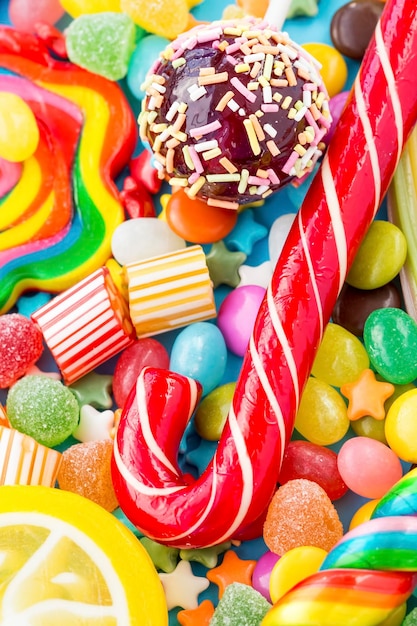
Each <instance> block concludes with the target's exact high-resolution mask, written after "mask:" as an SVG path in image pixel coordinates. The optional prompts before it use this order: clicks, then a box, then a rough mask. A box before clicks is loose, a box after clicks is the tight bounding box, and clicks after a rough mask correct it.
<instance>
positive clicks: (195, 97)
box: [190, 85, 207, 102]
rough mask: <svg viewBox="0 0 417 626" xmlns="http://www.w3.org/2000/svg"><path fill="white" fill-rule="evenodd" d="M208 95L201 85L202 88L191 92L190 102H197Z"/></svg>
mask: <svg viewBox="0 0 417 626" xmlns="http://www.w3.org/2000/svg"><path fill="white" fill-rule="evenodd" d="M206 93H207V89H206V88H205V87H204V86H203V85H201V86H200V87H197V89H193V91H191V92H190V100H192V101H193V102H196V100H199V99H200V98H202V97H203V96H204V95H205V94H206Z"/></svg>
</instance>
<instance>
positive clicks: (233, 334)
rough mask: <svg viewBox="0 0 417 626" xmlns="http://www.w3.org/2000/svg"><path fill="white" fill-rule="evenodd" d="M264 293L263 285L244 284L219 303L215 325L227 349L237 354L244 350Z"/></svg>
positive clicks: (239, 354)
mask: <svg viewBox="0 0 417 626" xmlns="http://www.w3.org/2000/svg"><path fill="white" fill-rule="evenodd" d="M264 295H265V289H264V288H263V287H260V286H259V285H244V286H242V287H236V289H234V290H233V291H231V292H230V293H229V294H228V295H227V296H226V297H225V299H224V300H223V302H222V304H221V305H220V308H219V313H218V316H217V326H218V327H219V328H220V330H221V331H222V335H223V337H224V340H225V342H226V345H227V347H228V348H229V350H230V351H231V352H233V353H234V354H237V355H238V356H243V355H244V354H245V352H246V348H247V346H248V342H249V338H250V335H251V332H252V329H253V325H254V323H255V319H256V315H257V313H258V310H259V307H260V305H261V302H262V300H263V297H264Z"/></svg>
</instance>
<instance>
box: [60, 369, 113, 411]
mask: <svg viewBox="0 0 417 626" xmlns="http://www.w3.org/2000/svg"><path fill="white" fill-rule="evenodd" d="M112 381H113V376H111V375H107V374H96V372H91V373H90V374H87V375H86V376H83V377H82V378H80V380H77V381H76V382H75V383H73V384H72V385H71V386H70V387H68V389H69V390H70V391H72V393H73V394H74V396H75V397H76V398H77V401H78V404H79V405H80V406H84V404H91V406H94V407H95V408H97V409H110V408H111V407H112V406H113V400H112V397H111V395H110V393H109V391H110V389H111V385H112Z"/></svg>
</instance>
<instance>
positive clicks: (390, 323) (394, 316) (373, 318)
mask: <svg viewBox="0 0 417 626" xmlns="http://www.w3.org/2000/svg"><path fill="white" fill-rule="evenodd" d="M363 340H364V343H365V347H366V350H367V352H368V355H369V359H370V361H371V363H372V365H373V367H374V369H375V370H376V371H377V372H378V373H379V374H381V376H383V377H384V378H385V380H388V381H389V382H391V383H393V384H394V385H395V384H398V385H406V384H408V383H411V382H412V381H413V380H415V379H416V378H417V359H416V354H417V323H416V322H415V321H414V319H413V318H412V317H410V316H409V315H408V314H407V313H406V312H405V311H402V310H401V309H395V308H390V307H388V308H384V309H376V310H375V311H373V312H372V313H371V314H370V315H369V316H368V318H367V319H366V322H365V325H364V329H363Z"/></svg>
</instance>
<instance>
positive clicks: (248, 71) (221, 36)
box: [140, 18, 331, 208]
mask: <svg viewBox="0 0 417 626" xmlns="http://www.w3.org/2000/svg"><path fill="white" fill-rule="evenodd" d="M144 88H145V89H146V97H145V99H144V101H143V110H142V113H141V116H140V132H141V139H142V141H143V142H144V143H148V142H149V144H150V145H151V147H152V149H153V152H154V157H155V165H156V167H158V169H159V170H160V173H161V176H166V177H167V178H168V179H169V181H170V183H171V184H172V185H176V186H181V187H183V188H184V189H185V190H186V192H187V193H188V195H189V196H191V197H195V196H199V197H202V198H204V199H207V200H208V202H209V204H213V205H214V206H224V207H226V208H237V206H238V205H239V204H245V203H248V202H252V201H254V200H259V199H262V198H265V197H267V196H268V195H270V194H271V193H272V192H274V191H276V190H277V189H278V188H280V187H282V186H283V185H285V184H286V183H288V182H289V181H290V180H292V179H293V178H294V177H295V176H296V177H300V178H301V177H302V176H304V174H306V173H307V172H310V171H311V169H312V167H313V165H314V163H315V162H316V161H317V159H318V158H319V157H320V156H321V154H322V147H323V146H322V144H321V140H322V138H323V137H324V135H325V134H326V132H327V130H328V128H329V127H330V124H331V117H330V113H329V109H328V94H327V91H326V89H325V87H324V85H323V81H322V79H321V77H320V74H319V72H318V66H317V64H316V63H315V61H314V60H313V59H312V57H311V56H310V55H308V53H307V52H305V51H304V50H303V49H302V48H301V47H299V46H298V45H297V44H295V43H294V42H292V41H291V40H290V39H289V37H288V35H286V34H284V33H279V32H277V31H276V30H275V29H274V28H273V27H269V26H267V25H266V24H265V23H262V22H260V21H259V20H255V19H250V18H248V19H246V20H241V21H216V22H212V23H211V24H210V25H199V26H197V27H195V28H194V29H192V30H190V31H188V32H187V33H183V34H182V35H180V36H179V37H178V38H177V39H176V40H175V41H174V42H172V43H171V44H170V45H169V46H168V48H166V50H165V51H164V52H163V53H162V54H161V56H160V58H159V60H157V61H156V62H155V64H154V65H153V67H152V68H151V70H150V71H149V74H148V77H147V80H146V81H145V84H144Z"/></svg>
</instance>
